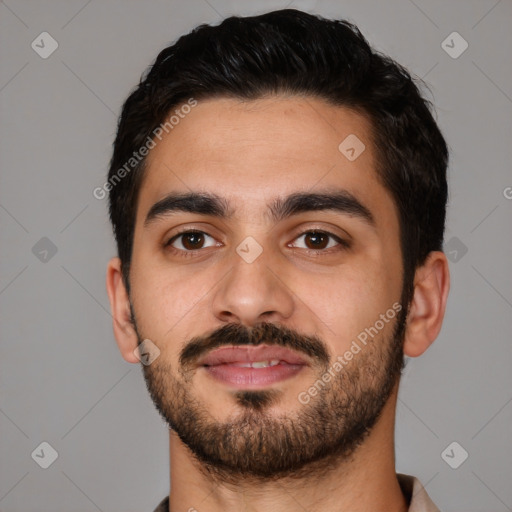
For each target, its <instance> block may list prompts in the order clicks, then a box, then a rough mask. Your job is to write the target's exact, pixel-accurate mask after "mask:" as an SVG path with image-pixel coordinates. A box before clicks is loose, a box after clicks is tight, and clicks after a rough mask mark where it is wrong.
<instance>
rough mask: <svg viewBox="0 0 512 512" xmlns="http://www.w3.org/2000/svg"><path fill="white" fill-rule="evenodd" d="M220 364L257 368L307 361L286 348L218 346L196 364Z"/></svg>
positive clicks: (301, 363) (302, 363)
mask: <svg viewBox="0 0 512 512" xmlns="http://www.w3.org/2000/svg"><path fill="white" fill-rule="evenodd" d="M221 364H229V365H236V366H239V367H253V368H259V367H266V366H275V365H277V364H289V365H306V364H307V362H306V360H305V358H304V357H302V356H301V355H300V354H298V353H297V352H294V351H292V350H289V349H287V348H284V347H275V346H268V345H259V346H257V347H255V346H245V347H241V346H237V347H221V348H218V349H216V350H213V351H212V352H210V353H208V354H207V355H206V356H205V357H204V358H202V359H201V360H200V361H199V363H198V366H217V365H221Z"/></svg>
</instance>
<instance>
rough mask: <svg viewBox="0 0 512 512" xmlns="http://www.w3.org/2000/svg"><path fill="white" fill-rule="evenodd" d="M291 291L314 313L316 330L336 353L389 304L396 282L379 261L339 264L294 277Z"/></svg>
mask: <svg viewBox="0 0 512 512" xmlns="http://www.w3.org/2000/svg"><path fill="white" fill-rule="evenodd" d="M294 292H295V293H296V294H297V296H298V297H299V299H300V300H301V301H302V302H303V303H304V304H305V305H306V306H307V309H308V310H309V311H311V312H312V314H313V316H314V317H315V320H316V323H317V327H318V330H319V333H322V335H323V337H324V339H325V340H326V341H328V340H331V341H330V342H329V344H330V345H331V347H332V350H333V352H334V353H336V354H340V353H343V352H344V351H345V350H347V348H348V347H349V346H350V344H351V342H352V340H353V339H355V338H356V337H357V335H358V334H359V333H361V332H362V331H364V329H365V328H368V327H370V326H373V325H374V324H375V322H376V321H377V320H378V319H379V318H380V315H381V314H385V313H386V311H387V310H388V309H389V308H392V305H393V303H394V302H396V301H397V300H398V299H399V297H400V294H399V286H397V284H396V277H395V281H393V279H391V278H390V277H389V276H387V275H386V274H385V273H384V272H383V269H382V268H380V265H378V264H376V265H371V264H369V263H367V264H365V265H361V266H360V267H354V266H352V267H350V268H349V267H346V268H345V267H340V268H339V269H338V271H337V272H334V273H332V274H329V275H317V276H315V277H314V278H313V280H312V278H311V277H307V276H303V277H298V278H297V279H296V280H295V284H294Z"/></svg>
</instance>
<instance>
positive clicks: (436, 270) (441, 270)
mask: <svg viewBox="0 0 512 512" xmlns="http://www.w3.org/2000/svg"><path fill="white" fill-rule="evenodd" d="M449 290H450V272H449V268H448V261H447V259H446V256H445V254H444V253H443V252H440V251H433V252H431V253H430V254H429V255H428V256H427V259H426V261H425V263H424V264H423V265H422V266H421V267H419V268H418V269H417V270H416V274H415V277H414V295H413V299H412V302H411V306H410V309H409V314H408V316H407V326H406V332H405V340H404V354H405V355H406V356H409V357H417V356H419V355H421V354H423V352H425V351H426V350H427V348H428V347H429V346H430V345H431V344H432V342H433V341H434V340H435V339H436V338H437V336H438V334H439V332H440V331H441V326H442V323H443V318H444V313H445V310H446V301H447V299H448V292H449Z"/></svg>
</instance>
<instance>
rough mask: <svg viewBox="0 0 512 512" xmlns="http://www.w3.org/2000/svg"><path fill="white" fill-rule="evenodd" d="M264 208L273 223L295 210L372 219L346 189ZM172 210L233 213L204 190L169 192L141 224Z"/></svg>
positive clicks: (293, 197)
mask: <svg viewBox="0 0 512 512" xmlns="http://www.w3.org/2000/svg"><path fill="white" fill-rule="evenodd" d="M268 208H269V212H270V216H271V218H272V220H273V221H274V222H279V221H281V220H284V219H286V218H288V217H291V216H293V215H297V214H299V213H305V212H313V211H324V210H331V211H335V212H337V213H341V214H345V215H350V216H352V217H356V218H359V219H360V220H362V221H364V222H365V223H367V224H369V225H370V226H371V227H375V219H374V217H373V215H372V213H371V211H370V210H369V209H368V208H367V207H366V206H364V205H363V204H362V203H361V202H360V201H359V200H358V199H357V198H356V197H355V196H354V195H353V194H351V193H350V192H348V191H347V190H338V191H334V192H324V193H311V192H297V193H293V194H290V195H288V196H286V197H285V198H277V199H275V200H274V201H273V202H272V203H271V204H270V205H269V206H268ZM174 212H187V213H196V214H199V215H208V216H211V217H217V218H220V219H224V220H225V219H229V218H230V217H232V216H233V214H234V211H233V209H232V208H230V206H229V203H228V201H226V200H225V199H224V198H222V197H219V196H218V195H216V194H211V193H206V192H190V193H171V194H168V195H166V196H165V197H164V198H163V199H161V200H159V201H158V202H156V203H155V204H154V205H153V206H152V207H151V208H150V210H149V212H148V214H147V215H146V219H145V221H144V227H147V226H148V225H149V224H151V223H153V222H154V221H156V220H157V219H159V218H163V217H166V216H168V215H171V214H172V213H174Z"/></svg>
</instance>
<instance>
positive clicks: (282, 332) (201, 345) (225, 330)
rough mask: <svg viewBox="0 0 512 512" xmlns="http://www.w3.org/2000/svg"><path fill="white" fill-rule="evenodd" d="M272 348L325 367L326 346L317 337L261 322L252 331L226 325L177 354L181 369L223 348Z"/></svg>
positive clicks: (188, 344) (198, 338)
mask: <svg viewBox="0 0 512 512" xmlns="http://www.w3.org/2000/svg"><path fill="white" fill-rule="evenodd" d="M262 344H265V345H270V346H272V345H274V346H279V347H284V348H287V349H290V350H295V351H297V352H301V353H303V354H306V355H307V356H309V357H310V358H312V359H313V360H317V361H319V363H321V364H322V365H324V366H325V365H328V363H329V352H328V350H327V346H326V344H325V343H324V342H323V341H322V340H321V339H320V338H318V337H317V336H316V335H313V336H307V335H303V334H300V333H298V332H296V331H294V330H293V329H290V328H288V327H284V326H278V325H276V324H273V323H268V322H262V323H259V324H256V325H255V326H253V327H247V326H245V325H242V324H235V323H231V324H226V325H223V326H222V327H220V328H219V329H216V330H215V331H213V332H212V333H211V334H209V335H206V336H197V337H195V338H193V339H191V340H190V342H189V343H187V345H186V346H185V347H184V348H183V350H182V351H181V354H180V358H179V361H180V364H181V366H182V367H189V366H193V365H194V364H195V363H196V362H197V360H198V359H199V358H201V357H202V356H204V355H205V354H207V353H208V352H211V351H212V350H215V349H216V348H219V347H223V346H245V345H254V346H257V345H262Z"/></svg>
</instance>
